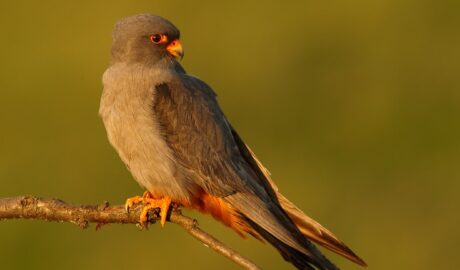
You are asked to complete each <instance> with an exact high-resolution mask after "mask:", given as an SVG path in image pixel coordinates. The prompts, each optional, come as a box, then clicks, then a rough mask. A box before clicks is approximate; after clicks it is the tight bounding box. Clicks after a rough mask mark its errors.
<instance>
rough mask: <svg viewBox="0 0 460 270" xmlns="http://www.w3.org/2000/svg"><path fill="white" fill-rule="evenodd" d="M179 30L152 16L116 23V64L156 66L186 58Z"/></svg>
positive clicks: (130, 18) (126, 19) (114, 57)
mask: <svg viewBox="0 0 460 270" xmlns="http://www.w3.org/2000/svg"><path fill="white" fill-rule="evenodd" d="M179 38H180V32H179V30H178V29H177V28H176V27H175V26H174V25H173V24H172V23H171V22H169V21H168V20H166V19H165V18H162V17H160V16H155V15H151V14H140V15H135V16H131V17H127V18H124V19H122V20H120V21H118V22H117V23H116V24H115V29H114V31H113V44H112V63H115V62H128V63H142V64H156V63H157V62H160V61H164V62H172V63H174V62H176V61H175V58H182V56H183V50H182V46H181V44H180V42H179Z"/></svg>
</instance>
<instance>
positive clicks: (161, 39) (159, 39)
mask: <svg viewBox="0 0 460 270" xmlns="http://www.w3.org/2000/svg"><path fill="white" fill-rule="evenodd" d="M167 39H168V38H167V37H166V35H161V34H155V35H151V36H150V41H151V42H152V43H155V44H160V43H165V42H166V41H167Z"/></svg>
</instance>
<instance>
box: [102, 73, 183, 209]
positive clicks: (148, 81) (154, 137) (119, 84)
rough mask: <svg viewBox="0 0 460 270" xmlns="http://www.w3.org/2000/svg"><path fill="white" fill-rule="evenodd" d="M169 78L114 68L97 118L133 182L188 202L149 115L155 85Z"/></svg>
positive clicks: (169, 153) (105, 79)
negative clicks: (133, 179)
mask: <svg viewBox="0 0 460 270" xmlns="http://www.w3.org/2000/svg"><path fill="white" fill-rule="evenodd" d="M171 77H172V75H171V74H170V73H166V72H164V71H162V70H159V69H155V68H146V67H143V66H140V65H139V66H138V65H126V64H115V65H113V66H111V67H109V68H108V69H107V70H106V72H105V73H104V76H103V85H104V90H103V93H102V98H101V103H100V108H99V114H100V116H101V118H102V120H103V122H104V125H105V128H106V130H107V135H108V138H109V141H110V143H111V144H112V146H113V147H114V148H115V149H116V151H117V152H118V154H119V155H120V157H121V159H122V160H123V162H124V163H125V164H126V165H127V167H128V169H129V170H130V171H131V173H132V175H133V177H134V178H135V179H136V181H137V182H138V183H139V184H140V185H141V186H143V187H145V188H146V189H147V190H149V191H150V192H151V193H152V194H154V195H155V194H156V195H157V196H159V197H162V196H170V197H172V198H175V199H176V200H179V201H189V200H190V198H189V196H190V194H188V192H187V190H189V189H190V188H188V187H186V186H184V185H185V184H186V182H185V181H180V177H181V176H180V175H179V172H178V170H179V169H178V165H177V163H176V162H175V159H174V155H173V153H172V150H171V149H170V148H169V147H168V145H167V143H166V141H165V139H164V137H163V135H162V134H161V130H160V127H159V124H158V121H156V117H155V114H154V111H153V109H152V108H153V101H154V98H155V94H154V88H155V85H157V84H160V83H165V82H168V81H169V80H171Z"/></svg>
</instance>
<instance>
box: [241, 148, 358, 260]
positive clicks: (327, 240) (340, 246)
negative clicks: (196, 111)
mask: <svg viewBox="0 0 460 270" xmlns="http://www.w3.org/2000/svg"><path fill="white" fill-rule="evenodd" d="M245 146H246V149H247V151H248V152H249V154H250V155H251V156H252V158H253V160H254V161H255V162H256V165H257V167H258V168H259V170H260V171H261V172H262V174H263V175H264V176H265V178H266V179H267V180H268V182H269V183H270V185H271V186H272V188H273V190H275V192H276V195H277V197H278V201H279V202H280V204H281V207H282V208H283V210H284V211H285V212H286V213H287V214H288V216H289V217H290V218H291V219H292V221H294V223H295V224H296V225H297V227H298V228H299V230H300V231H301V232H302V234H303V235H304V236H305V237H307V238H308V239H310V240H312V241H314V242H316V243H318V244H319V245H321V246H323V247H325V248H327V249H329V250H331V251H333V252H335V253H337V254H339V255H341V256H343V257H345V258H347V259H349V260H351V261H353V262H355V263H357V264H359V265H362V266H367V264H366V262H365V261H364V260H363V259H361V258H360V257H359V256H358V255H356V254H355V253H354V252H353V251H352V250H351V249H350V248H349V247H347V246H346V245H345V244H344V243H343V242H342V241H340V240H339V239H338V238H337V237H336V236H335V235H334V234H333V233H331V232H330V231H329V230H327V229H326V228H324V227H323V226H322V225H321V224H319V223H318V222H316V221H315V220H313V219H312V218H310V217H309V216H307V215H306V214H305V213H304V212H302V210H300V209H299V208H298V207H297V206H295V205H294V204H293V203H292V202H291V201H289V200H288V199H287V198H286V197H284V196H283V194H281V193H280V192H279V191H278V187H277V186H276V184H275V182H274V181H273V180H272V179H271V176H270V172H269V171H268V170H267V168H265V167H264V165H262V163H261V162H260V161H259V160H258V159H257V157H256V155H255V154H254V152H252V150H251V148H249V146H247V145H245Z"/></svg>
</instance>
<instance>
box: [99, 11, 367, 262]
mask: <svg viewBox="0 0 460 270" xmlns="http://www.w3.org/2000/svg"><path fill="white" fill-rule="evenodd" d="M179 37H180V34H179V30H178V29H177V28H176V27H175V26H174V25H173V24H172V23H171V22H169V21H168V20H166V19H164V18H162V17H159V16H154V15H149V14H141V15H136V16H132V17H128V18H125V19H122V20H120V21H119V22H117V23H116V25H115V29H114V32H113V45H112V53H111V62H110V66H109V67H108V69H107V70H106V71H105V73H104V75H103V85H104V90H103V93H102V98H101V103H100V109H99V113H100V116H101V117H102V119H103V122H104V125H105V128H106V130H107V135H108V138H109V141H110V143H111V144H112V145H113V147H114V148H115V149H116V150H117V152H118V154H119V155H120V157H121V159H122V160H123V162H124V163H125V164H126V165H127V167H128V169H129V170H130V171H131V173H132V175H133V177H134V178H135V180H136V181H137V182H138V183H139V184H140V185H141V186H142V187H144V188H145V189H146V190H147V191H146V192H145V193H144V195H143V196H137V197H134V198H130V199H128V200H127V202H126V206H127V208H128V209H129V207H131V206H132V205H133V204H135V203H140V202H142V203H144V208H143V211H142V214H141V217H140V222H141V223H143V222H146V221H147V214H148V211H149V210H150V209H152V208H160V209H161V211H160V216H161V223H162V225H164V223H165V221H166V216H167V212H168V209H169V207H170V204H171V203H174V204H176V205H179V206H182V207H186V208H191V209H196V210H199V211H201V212H204V213H209V214H211V215H212V216H213V217H214V218H215V219H217V220H219V221H221V222H222V223H223V224H225V225H227V226H229V227H231V228H232V229H234V230H235V231H236V232H237V233H238V234H240V235H245V234H246V233H248V234H250V235H253V236H254V237H256V238H258V239H260V240H265V241H267V242H269V243H270V244H272V245H273V246H274V247H275V248H276V249H277V250H278V251H279V252H280V253H281V255H282V256H283V257H284V259H285V260H287V261H289V262H291V263H292V264H294V265H295V266H296V267H297V268H298V269H314V268H313V266H315V267H317V268H318V269H323V270H326V269H327V270H332V269H338V268H337V267H336V266H334V265H333V264H332V263H331V262H330V261H329V260H328V259H327V258H326V257H324V256H323V255H322V254H321V252H320V251H319V250H318V249H317V248H316V247H315V246H314V245H313V244H312V243H311V241H314V242H316V243H318V244H320V245H322V246H324V247H325V248H327V249H330V250H332V251H334V252H336V253H338V254H340V255H342V256H344V257H346V258H348V259H350V260H352V261H354V262H356V263H358V264H360V265H366V264H365V262H364V261H363V260H362V259H360V258H359V257H358V256H357V255H356V254H354V253H353V251H351V250H350V249H349V248H348V247H347V246H346V245H345V244H344V243H342V242H341V241H340V240H338V239H337V238H336V237H335V236H334V235H333V234H332V233H331V232H330V231H328V230H327V229H325V228H324V227H323V226H321V225H320V224H319V223H317V222H316V221H314V220H313V219H311V218H309V217H308V216H306V215H305V214H304V213H303V212H302V211H301V210H300V209H298V208H297V207H296V206H295V205H294V204H293V203H291V202H290V201H289V200H288V199H287V198H286V197H284V196H283V195H281V193H279V191H278V188H277V187H276V185H275V184H274V182H273V181H272V179H271V178H270V175H269V173H268V171H267V169H266V168H265V167H264V166H263V165H262V164H261V163H260V162H259V160H258V159H257V158H256V156H255V155H254V153H253V152H252V151H251V149H250V148H249V147H248V146H247V145H246V144H245V143H244V142H243V140H242V139H241V137H240V136H239V135H238V133H237V132H236V131H235V129H234V128H233V127H232V125H231V124H230V123H229V121H228V120H227V118H226V117H225V115H224V114H223V112H222V110H221V109H220V107H219V105H218V103H217V100H216V94H215V93H214V91H213V90H212V89H211V88H210V87H209V86H208V85H207V84H206V83H204V82H203V81H201V80H200V79H198V78H196V77H194V76H192V75H189V74H187V73H186V72H185V70H184V69H183V68H182V66H181V65H180V64H179V62H178V61H177V59H178V58H182V57H183V55H184V52H183V49H182V46H181V43H180V42H179ZM310 240H311V241H310Z"/></svg>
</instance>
